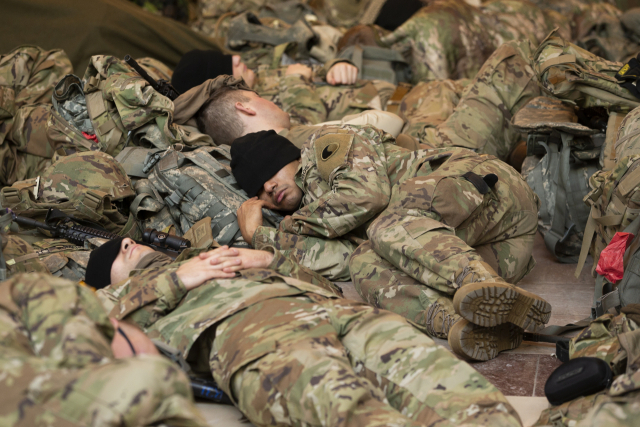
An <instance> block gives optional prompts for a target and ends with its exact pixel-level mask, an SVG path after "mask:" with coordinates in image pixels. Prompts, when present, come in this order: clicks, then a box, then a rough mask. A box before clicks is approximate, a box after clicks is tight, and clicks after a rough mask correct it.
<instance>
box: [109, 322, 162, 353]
mask: <svg viewBox="0 0 640 427" xmlns="http://www.w3.org/2000/svg"><path fill="white" fill-rule="evenodd" d="M109 320H110V321H111V324H112V325H113V328H114V329H115V333H114V334H113V340H112V341H111V351H113V356H114V357H115V358H116V359H124V358H126V357H133V356H139V355H141V354H160V353H159V352H158V349H157V348H156V346H155V345H154V344H153V342H152V341H151V340H150V339H149V337H148V336H146V335H145V333H144V332H142V331H141V330H140V328H138V327H137V326H136V325H134V324H133V323H129V322H127V321H125V320H116V319H114V318H113V317H110V318H109Z"/></svg>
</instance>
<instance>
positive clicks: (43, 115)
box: [0, 46, 72, 186]
mask: <svg viewBox="0 0 640 427" xmlns="http://www.w3.org/2000/svg"><path fill="white" fill-rule="evenodd" d="M71 72H72V66H71V62H70V61H69V58H68V57H67V55H66V54H65V53H64V51H62V50H59V49H57V50H49V51H45V50H44V49H41V48H39V47H36V46H19V47H17V48H15V49H14V50H13V51H11V52H9V53H7V54H5V55H2V56H0V165H1V166H0V185H2V186H5V185H11V184H13V183H14V182H16V181H20V180H24V179H28V178H33V177H35V176H37V175H38V173H39V172H40V171H42V170H44V169H45V168H46V167H47V166H48V165H49V164H51V162H50V160H49V159H50V158H51V156H52V155H53V150H52V149H51V147H50V146H49V143H48V140H47V136H46V132H45V124H46V121H47V119H48V118H49V115H50V112H51V94H52V93H53V86H54V85H55V84H56V82H57V81H58V80H59V79H60V78H61V77H62V76H64V75H65V74H68V73H71Z"/></svg>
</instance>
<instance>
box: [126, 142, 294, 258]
mask: <svg viewBox="0 0 640 427" xmlns="http://www.w3.org/2000/svg"><path fill="white" fill-rule="evenodd" d="M116 160H118V161H119V162H120V163H121V164H122V165H123V167H124V168H125V170H126V171H127V173H128V174H129V176H131V177H132V178H135V179H137V181H136V183H135V189H136V192H137V196H136V198H135V199H134V201H133V202H132V203H131V207H130V209H131V212H132V214H134V215H135V216H136V217H137V219H138V220H139V221H140V222H141V223H142V224H143V225H144V228H147V227H151V228H156V229H158V230H165V231H175V234H177V235H179V236H182V235H184V234H185V233H186V232H187V231H188V230H189V229H191V227H192V226H193V225H194V224H195V223H196V222H198V221H199V220H201V219H203V218H207V217H208V218H211V230H212V235H213V238H214V239H215V240H216V241H217V242H218V243H219V244H220V245H229V246H236V247H248V246H249V244H250V243H251V242H244V240H243V239H242V234H241V233H240V227H239V226H238V220H237V216H236V211H237V210H238V209H239V208H240V205H242V203H244V202H245V201H246V200H248V197H247V195H246V193H245V192H244V191H243V190H241V189H240V187H239V185H238V184H237V183H236V180H235V178H234V177H233V175H232V174H231V167H230V162H231V153H230V149H229V147H227V146H221V147H201V148H197V149H193V148H189V147H183V148H182V151H177V150H175V149H170V150H153V149H145V148H139V147H130V148H127V149H125V150H123V151H122V153H120V155H119V156H118V157H117V159H116ZM263 215H264V225H265V226H268V227H277V226H278V224H279V223H280V221H281V219H282V218H281V217H280V216H279V215H277V214H275V213H273V212H271V211H268V210H266V209H265V210H263Z"/></svg>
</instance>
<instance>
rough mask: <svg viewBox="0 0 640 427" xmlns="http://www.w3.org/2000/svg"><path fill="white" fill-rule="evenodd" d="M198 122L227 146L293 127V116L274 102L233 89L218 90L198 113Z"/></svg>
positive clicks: (199, 125) (208, 133) (255, 94)
mask: <svg viewBox="0 0 640 427" xmlns="http://www.w3.org/2000/svg"><path fill="white" fill-rule="evenodd" d="M196 121H197V123H198V128H199V129H200V130H201V131H203V132H204V133H206V134H207V135H209V136H210V137H211V138H213V140H214V141H215V142H216V143H217V144H224V145H231V143H232V142H233V141H234V140H235V139H237V138H239V137H241V136H243V135H246V134H249V133H253V132H258V131H261V130H270V129H274V130H276V131H280V130H282V129H289V128H290V127H291V122H290V120H289V114H288V113H286V112H284V111H282V109H281V108H280V107H278V106H277V105H275V104H274V103H273V102H271V101H269V100H267V99H264V98H262V97H260V96H259V95H258V94H257V93H255V92H251V91H248V90H238V89H235V88H231V87H222V88H220V89H218V90H216V91H215V92H214V93H213V94H212V95H211V97H210V98H209V99H208V100H207V102H206V103H204V104H203V105H202V107H201V108H200V110H199V111H198V113H197V114H196Z"/></svg>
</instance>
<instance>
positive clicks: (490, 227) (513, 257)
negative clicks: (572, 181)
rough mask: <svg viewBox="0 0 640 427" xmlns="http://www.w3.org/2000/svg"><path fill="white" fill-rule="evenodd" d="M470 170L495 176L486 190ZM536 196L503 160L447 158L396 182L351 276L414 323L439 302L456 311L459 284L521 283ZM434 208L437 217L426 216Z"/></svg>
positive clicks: (368, 294)
mask: <svg viewBox="0 0 640 427" xmlns="http://www.w3.org/2000/svg"><path fill="white" fill-rule="evenodd" d="M467 172H473V173H475V174H477V175H476V176H478V177H483V176H486V175H489V174H495V175H496V176H497V177H498V180H497V182H496V183H495V185H494V186H493V188H492V189H491V190H490V191H489V192H488V193H486V194H484V195H482V194H481V193H480V192H479V190H478V189H476V187H475V186H474V185H473V184H472V183H471V182H470V181H468V180H467V179H466V178H465V177H464V176H463V175H464V174H465V173H467ZM537 203H538V200H537V197H536V196H535V194H534V193H533V192H532V191H531V189H530V188H529V186H528V185H527V184H526V182H525V181H524V180H523V179H522V178H521V177H520V175H519V174H518V173H517V172H516V171H515V170H513V169H512V168H511V167H510V166H508V165H506V164H504V163H502V162H501V161H499V160H497V159H495V158H488V157H486V156H467V157H464V156H463V157H462V158H460V157H458V158H452V159H449V160H448V161H447V162H446V163H444V164H443V165H442V166H440V168H439V169H438V170H436V171H435V172H432V173H431V174H429V175H428V176H426V177H424V176H422V177H416V178H412V179H409V180H407V181H405V182H403V183H401V184H399V185H398V186H397V187H394V189H393V190H392V197H391V202H390V203H389V206H388V207H387V209H386V210H385V211H384V212H383V213H382V214H380V216H379V217H378V218H377V219H376V220H375V221H374V222H373V223H372V224H371V226H370V228H369V230H368V234H369V238H370V239H371V240H370V243H365V244H364V245H363V246H360V247H359V248H358V249H357V250H356V251H355V252H354V254H353V255H352V257H351V260H350V264H349V266H350V270H351V277H352V279H353V281H354V284H355V285H356V288H357V289H358V292H359V293H360V295H362V297H363V298H364V299H365V300H367V301H369V302H372V303H373V304H374V305H376V306H379V307H384V308H387V309H389V310H392V311H394V312H396V313H398V314H402V315H403V316H405V317H407V318H409V319H411V320H414V321H416V322H417V323H420V324H425V322H426V321H427V317H428V313H429V308H430V307H431V306H432V305H433V304H435V303H438V304H439V305H440V306H442V308H444V309H445V310H446V311H447V312H448V313H450V314H453V310H450V309H451V308H452V305H451V302H450V298H451V297H452V295H453V294H454V293H455V291H456V290H457V289H458V288H459V287H460V286H462V285H464V284H466V283H470V282H476V281H481V280H493V281H496V280H497V281H502V280H506V281H508V282H510V283H516V282H518V281H519V280H520V279H521V278H522V277H524V275H525V274H527V273H528V272H529V271H531V269H532V268H533V266H534V265H535V261H534V260H533V257H532V256H531V253H532V251H533V241H534V237H535V233H536V229H537V215H538V205H537ZM433 212H437V213H438V214H439V216H440V218H439V220H435V219H433V218H432V217H430V216H428V215H433ZM373 251H375V253H373ZM376 254H377V255H379V256H376ZM396 269H398V270H396ZM425 285H426V286H425Z"/></svg>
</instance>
